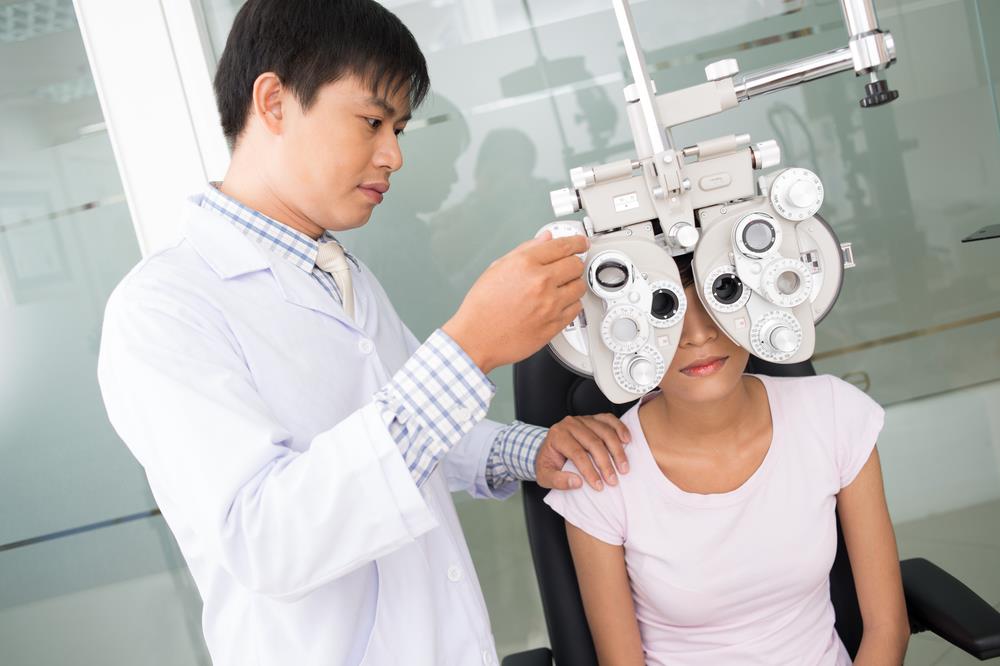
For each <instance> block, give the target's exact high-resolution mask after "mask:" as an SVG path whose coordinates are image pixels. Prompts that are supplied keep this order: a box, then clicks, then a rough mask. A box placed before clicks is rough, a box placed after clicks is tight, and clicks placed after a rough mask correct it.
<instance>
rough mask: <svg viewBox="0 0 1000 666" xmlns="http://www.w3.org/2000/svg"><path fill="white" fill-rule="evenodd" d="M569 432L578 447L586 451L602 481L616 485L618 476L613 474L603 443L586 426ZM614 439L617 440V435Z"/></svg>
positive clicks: (606, 449) (612, 466)
mask: <svg viewBox="0 0 1000 666" xmlns="http://www.w3.org/2000/svg"><path fill="white" fill-rule="evenodd" d="M571 432H572V434H573V436H574V437H576V441H578V442H579V443H580V446H582V447H583V448H584V449H586V450H587V453H588V454H589V455H590V457H591V459H592V460H593V463H592V464H593V466H595V467H597V469H598V470H599V471H600V472H601V476H602V477H604V480H605V481H607V482H608V483H610V484H611V485H613V486H614V485H617V484H618V475H617V474H616V473H615V467H614V465H612V464H611V456H610V454H608V447H606V446H605V445H604V441H603V440H602V439H601V438H600V437H598V436H597V434H595V433H594V431H593V430H591V429H590V428H589V427H588V426H587V425H574V427H573V429H572V430H571ZM615 438H616V439H617V435H615ZM578 467H579V465H578Z"/></svg>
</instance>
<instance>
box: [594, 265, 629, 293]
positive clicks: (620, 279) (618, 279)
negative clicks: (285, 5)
mask: <svg viewBox="0 0 1000 666" xmlns="http://www.w3.org/2000/svg"><path fill="white" fill-rule="evenodd" d="M595 277H596V278H597V284H599V285H601V286H602V287H604V288H605V289H608V290H615V289H621V288H622V287H624V286H625V283H626V282H628V269H627V268H625V266H624V265H623V264H621V263H619V262H617V261H606V262H604V263H603V264H601V265H600V266H599V267H598V268H597V271H596V273H595Z"/></svg>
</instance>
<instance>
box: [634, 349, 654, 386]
mask: <svg viewBox="0 0 1000 666" xmlns="http://www.w3.org/2000/svg"><path fill="white" fill-rule="evenodd" d="M628 376H629V378H630V379H631V380H632V381H633V382H635V383H636V384H638V385H639V386H649V385H650V384H655V383H656V379H657V378H656V364H655V363H653V362H652V361H651V360H649V359H648V358H644V357H642V356H638V357H636V358H635V359H634V360H633V361H632V362H631V363H629V365H628Z"/></svg>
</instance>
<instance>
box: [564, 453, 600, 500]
mask: <svg viewBox="0 0 1000 666" xmlns="http://www.w3.org/2000/svg"><path fill="white" fill-rule="evenodd" d="M563 455H565V456H566V457H567V458H569V459H570V460H572V461H573V464H574V465H576V468H577V469H578V470H580V474H581V475H582V476H583V478H584V479H586V481H587V483H589V484H590V487H591V488H593V489H594V490H604V482H603V481H601V475H600V474H599V473H598V472H597V469H596V468H595V467H594V461H593V460H591V459H590V456H589V455H588V454H587V450H586V449H585V448H583V447H582V446H575V447H573V450H572V451H570V452H569V455H567V453H566V452H564V453H563Z"/></svg>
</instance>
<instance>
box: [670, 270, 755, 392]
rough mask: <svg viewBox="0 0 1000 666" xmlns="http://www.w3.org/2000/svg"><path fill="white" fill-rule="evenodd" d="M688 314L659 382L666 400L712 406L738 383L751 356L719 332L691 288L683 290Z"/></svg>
mask: <svg viewBox="0 0 1000 666" xmlns="http://www.w3.org/2000/svg"><path fill="white" fill-rule="evenodd" d="M684 293H685V295H686V296H687V313H686V314H685V315H684V324H683V326H684V328H683V331H682V332H681V339H680V343H679V345H678V346H677V353H676V354H674V358H673V360H672V361H671V362H670V367H669V368H667V372H666V374H664V375H663V379H662V380H661V381H660V389H661V390H662V391H663V393H664V395H665V396H666V397H667V398H671V397H673V398H676V399H679V400H683V401H686V402H711V401H713V400H718V399H720V398H722V397H724V396H726V395H728V394H729V393H730V392H732V391H733V390H734V389H735V388H736V386H737V385H738V384H739V382H740V378H741V377H742V375H743V370H744V369H745V368H746V364H747V360H748V359H749V358H750V353H749V352H748V351H746V350H745V349H743V348H742V347H740V346H739V345H737V344H736V343H735V342H733V341H732V340H731V339H730V338H729V336H727V335H726V334H725V333H723V332H722V331H720V330H719V327H718V326H716V325H715V322H714V321H713V320H712V318H711V317H710V316H709V314H708V313H707V312H706V311H705V307H704V306H703V305H702V304H701V300H699V298H698V294H697V290H696V289H695V287H694V285H689V286H687V287H686V288H685V289H684Z"/></svg>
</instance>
